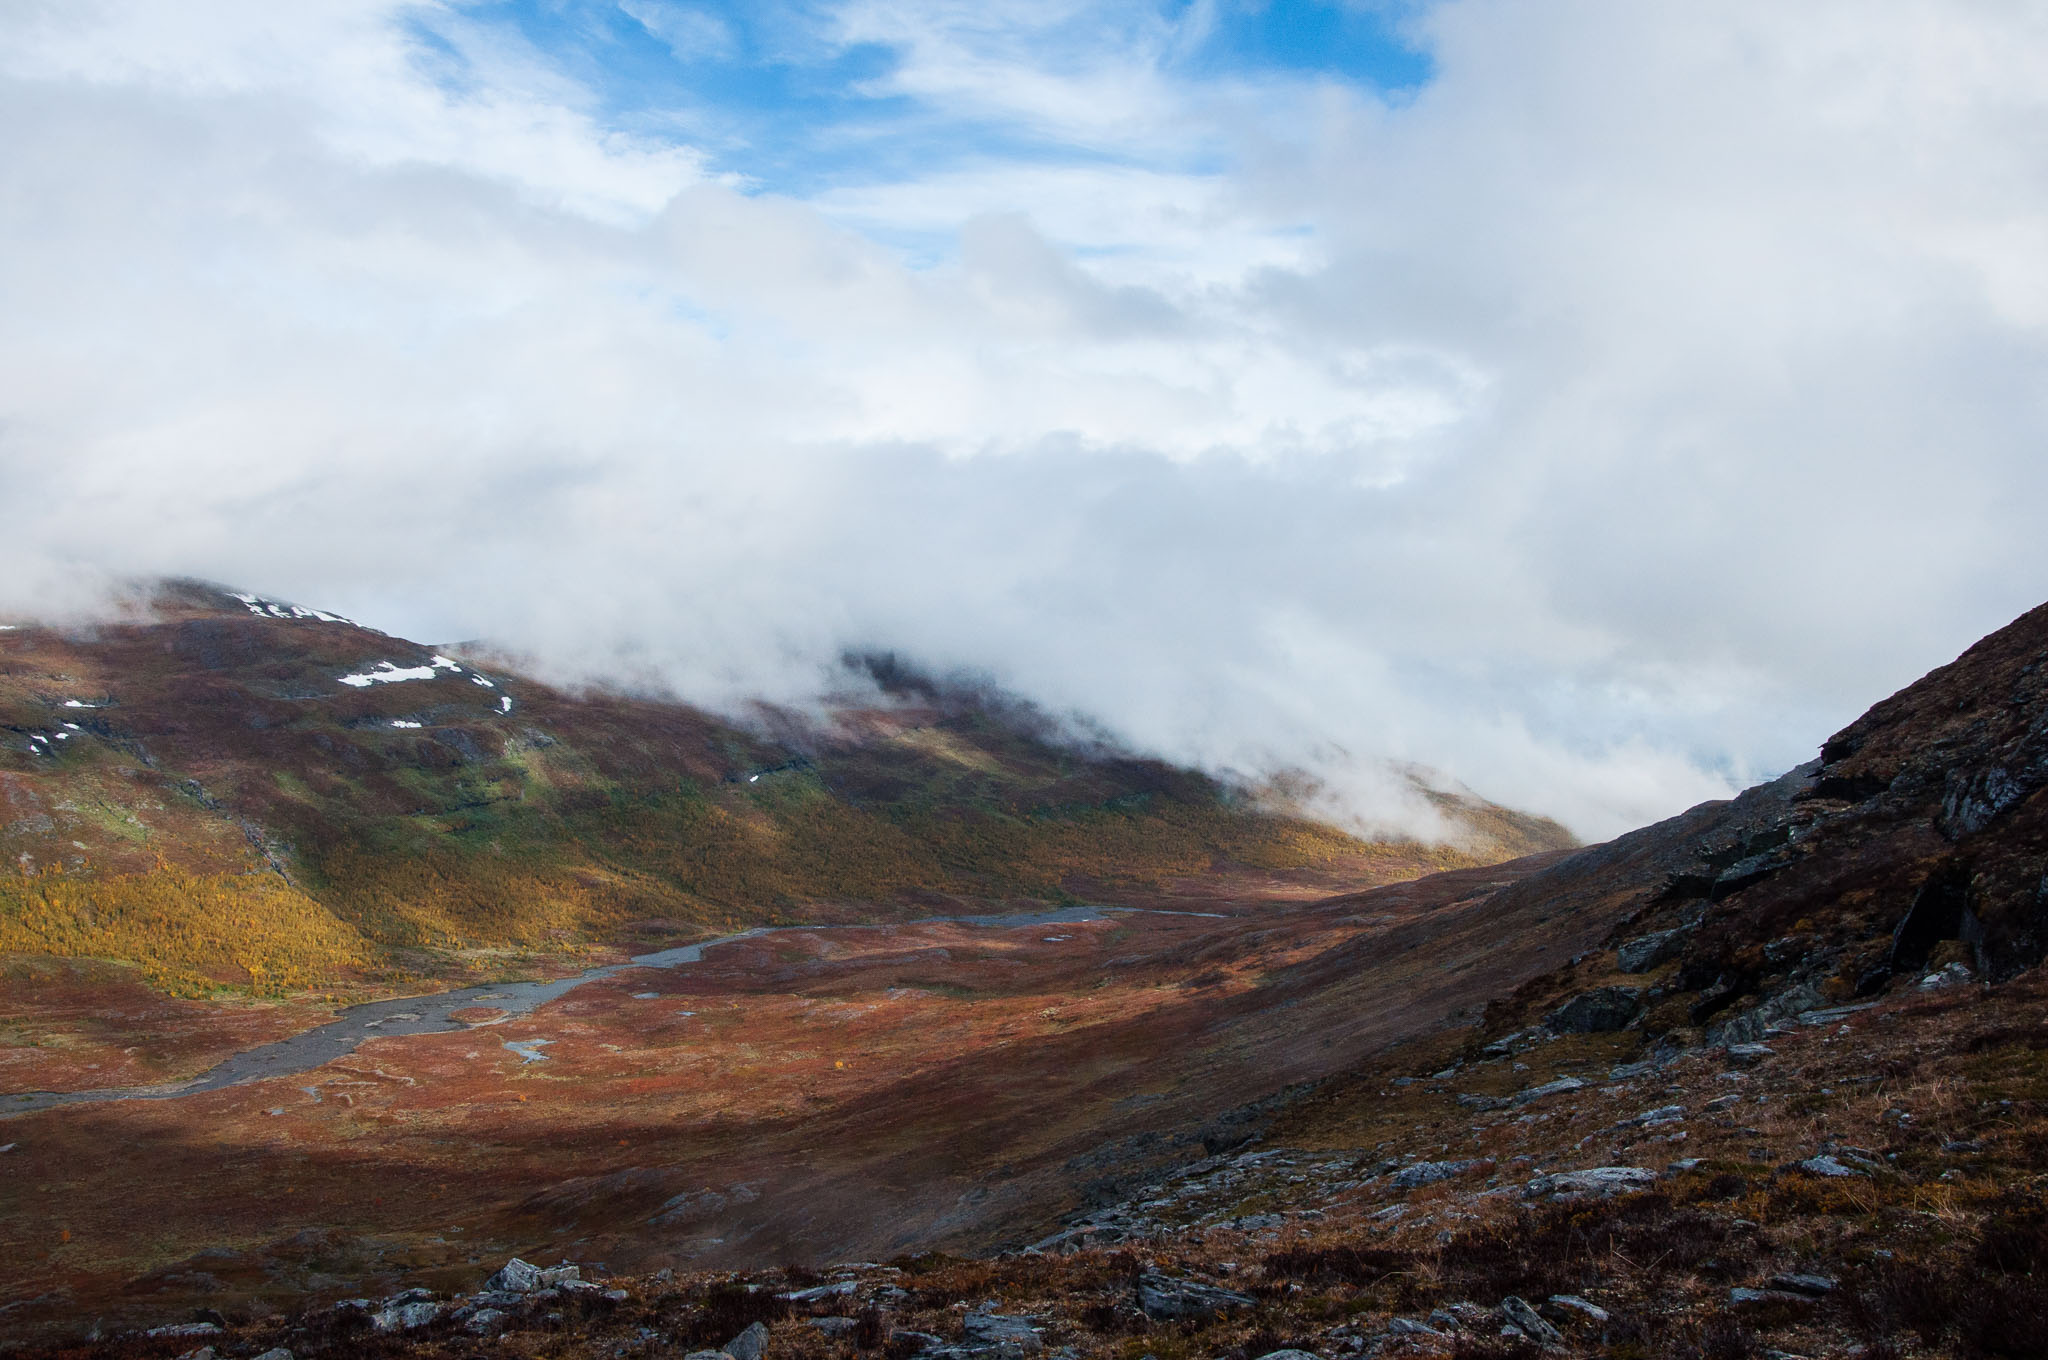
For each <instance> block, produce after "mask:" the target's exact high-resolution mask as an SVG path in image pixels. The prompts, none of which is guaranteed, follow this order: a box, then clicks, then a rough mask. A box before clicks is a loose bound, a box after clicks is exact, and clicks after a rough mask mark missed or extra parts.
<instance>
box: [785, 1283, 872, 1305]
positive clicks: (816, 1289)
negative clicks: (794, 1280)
mask: <svg viewBox="0 0 2048 1360" xmlns="http://www.w3.org/2000/svg"><path fill="white" fill-rule="evenodd" d="M859 1288H860V1281H858V1280H839V1281H837V1282H835V1283H833V1284H821V1285H814V1286H812V1287H811V1288H809V1289H793V1290H791V1291H790V1292H789V1293H787V1294H784V1295H782V1296H781V1297H782V1298H785V1299H787V1300H789V1301H790V1302H791V1303H817V1302H818V1301H820V1300H821V1299H835V1298H838V1297H839V1296H841V1295H842V1294H851V1293H853V1292H854V1291H855V1290H857V1289H859Z"/></svg>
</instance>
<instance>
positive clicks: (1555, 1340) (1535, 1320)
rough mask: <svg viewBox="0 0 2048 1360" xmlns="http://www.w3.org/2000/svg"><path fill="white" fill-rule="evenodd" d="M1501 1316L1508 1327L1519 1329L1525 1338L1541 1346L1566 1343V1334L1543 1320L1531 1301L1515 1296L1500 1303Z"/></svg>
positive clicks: (1512, 1295) (1510, 1296)
mask: <svg viewBox="0 0 2048 1360" xmlns="http://www.w3.org/2000/svg"><path fill="white" fill-rule="evenodd" d="M1500 1315H1501V1316H1502V1317H1504V1318H1506V1319H1507V1321H1508V1325H1509V1326H1511V1327H1514V1328H1517V1329H1518V1330H1519V1331H1520V1332H1521V1333H1522V1335H1523V1336H1526V1337H1528V1338H1529V1339H1530V1340H1531V1341H1534V1342H1535V1343H1537V1344H1538V1345H1540V1346H1557V1345H1562V1344H1563V1343H1564V1334H1563V1333H1562V1332H1560V1331H1558V1330H1557V1328H1555V1327H1553V1326H1551V1325H1550V1324H1549V1323H1547V1322H1545V1321H1544V1320H1543V1316H1542V1314H1540V1313H1538V1312H1537V1311H1536V1310H1535V1309H1534V1308H1531V1307H1530V1306H1529V1301H1528V1300H1527V1299H1524V1298H1520V1297H1518V1296H1516V1295H1514V1294H1510V1295H1508V1296H1507V1297H1506V1298H1504V1299H1502V1300H1501V1301H1500Z"/></svg>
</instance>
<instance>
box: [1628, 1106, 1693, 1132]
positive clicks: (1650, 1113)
mask: <svg viewBox="0 0 2048 1360" xmlns="http://www.w3.org/2000/svg"><path fill="white" fill-rule="evenodd" d="M1684 1118H1685V1106H1683V1105H1659V1106H1658V1107H1657V1108H1656V1109H1654V1110H1644V1111H1643V1112H1642V1113H1641V1114H1639V1115H1637V1116H1636V1117H1635V1118H1634V1119H1631V1120H1629V1121H1628V1122H1629V1123H1631V1124H1636V1125H1639V1126H1641V1127H1643V1128H1653V1127H1655V1126H1656V1125H1658V1124H1676V1123H1679V1122H1681V1121H1683V1120H1684Z"/></svg>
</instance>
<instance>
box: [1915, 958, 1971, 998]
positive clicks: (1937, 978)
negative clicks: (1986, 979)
mask: <svg viewBox="0 0 2048 1360" xmlns="http://www.w3.org/2000/svg"><path fill="white" fill-rule="evenodd" d="M1972 976H1973V975H1972V974H1971V972H1970V970H1969V969H1968V968H1965V967H1964V966H1963V965H1962V964H1960V963H1952V964H1950V965H1949V966H1948V967H1946V968H1944V969H1942V970H1941V971H1940V972H1938V973H1929V974H1928V975H1927V976H1926V977H1924V978H1921V979H1920V990H1921V991H1923V992H1938V991H1941V990H1943V989H1944V988H1948V987H1960V986H1962V985H1963V984H1964V983H1966V982H1968V981H1969V980H1970V979H1971V977H1972Z"/></svg>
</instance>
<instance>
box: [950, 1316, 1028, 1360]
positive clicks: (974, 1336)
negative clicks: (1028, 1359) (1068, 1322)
mask: <svg viewBox="0 0 2048 1360" xmlns="http://www.w3.org/2000/svg"><path fill="white" fill-rule="evenodd" d="M960 1330H961V1331H962V1332H963V1333H965V1334H966V1337H967V1339H968V1340H969V1341H971V1342H974V1343H976V1344H978V1345H981V1346H996V1347H1001V1348H1003V1349H1005V1350H1013V1351H1016V1352H1018V1353H1020V1354H1023V1355H1036V1354H1037V1353H1038V1352H1039V1351H1041V1350H1043V1349H1044V1348H1045V1343H1044V1342H1043V1341H1042V1340H1040V1339H1039V1336H1038V1328H1037V1327H1035V1326H1033V1325H1032V1322H1031V1319H1030V1318H1027V1317H1005V1316H1003V1315H1002V1314H1001V1313H969V1314H968V1315H967V1316H966V1317H964V1318H962V1319H961V1320H960Z"/></svg>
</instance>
